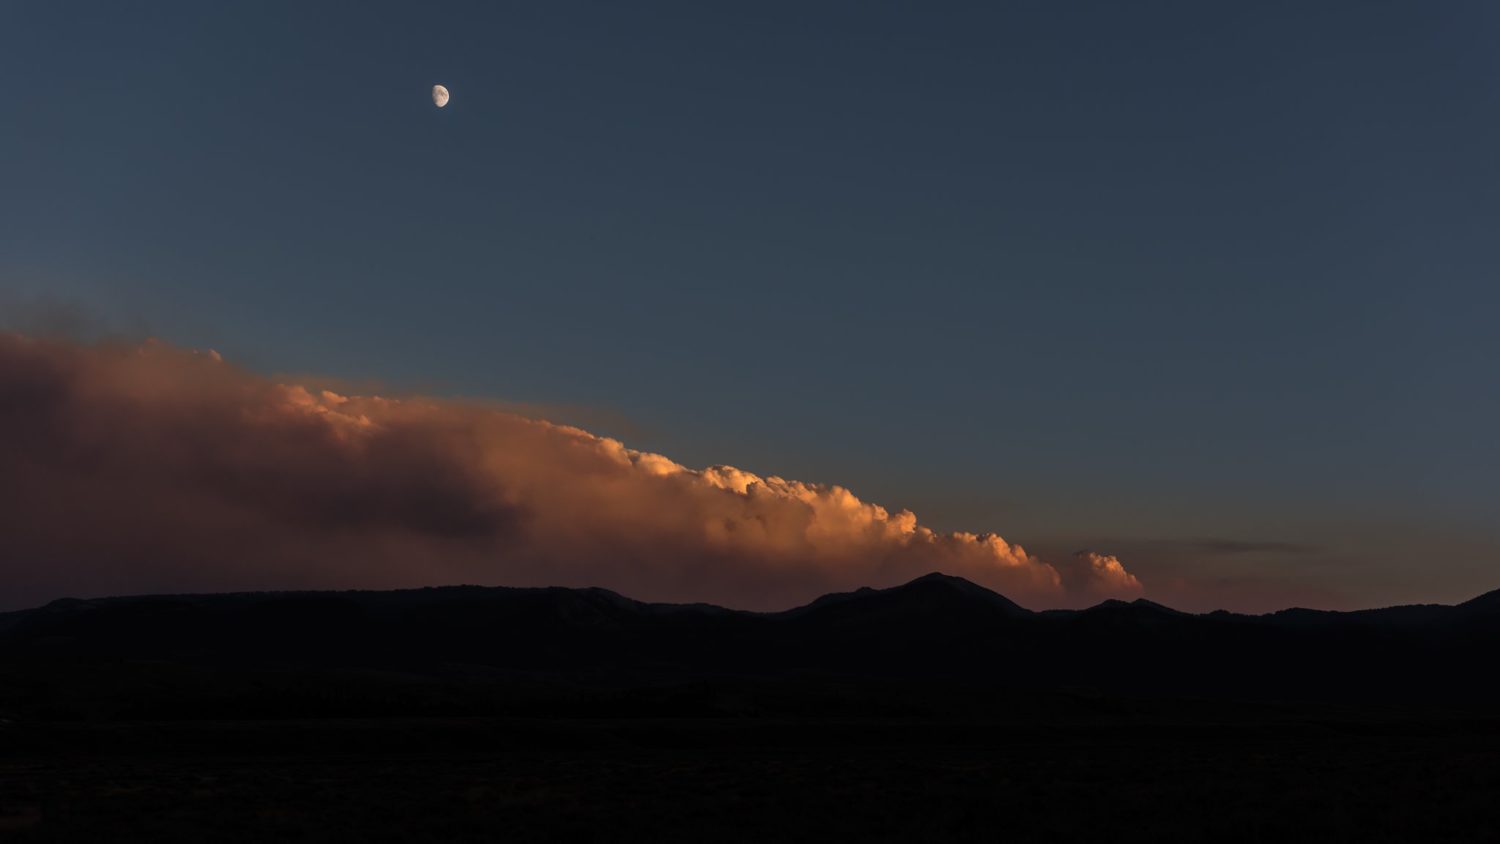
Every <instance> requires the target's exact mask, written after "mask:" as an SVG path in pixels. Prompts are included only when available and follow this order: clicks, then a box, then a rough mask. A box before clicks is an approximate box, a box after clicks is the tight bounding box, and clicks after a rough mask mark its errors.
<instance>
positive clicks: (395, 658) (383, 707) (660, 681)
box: [0, 574, 1500, 719]
mask: <svg viewBox="0 0 1500 844" xmlns="http://www.w3.org/2000/svg"><path fill="white" fill-rule="evenodd" d="M1497 653H1500V592H1492V593H1489V594H1487V595H1485V596H1483V597H1480V598H1477V599H1475V600H1472V601H1469V602H1467V603H1464V604H1460V605H1458V606H1435V605H1425V606H1407V607H1392V608H1389V609H1379V610H1365V611H1359V612H1345V613H1336V612H1319V611H1312V610H1300V609H1293V610H1285V611H1282V612H1278V613H1274V614H1270V615H1264V616H1244V615H1235V614H1231V613H1226V612H1216V613H1212V614H1208V615H1190V614H1186V613H1181V612H1177V611H1175V610H1172V609H1169V608H1167V607H1163V606H1161V605H1158V604H1154V603H1151V602H1149V601H1144V600H1141V601H1135V602H1133V603H1123V602H1119V601H1107V602H1105V603H1103V604H1100V605H1099V606H1096V607H1093V608H1091V609H1087V610H1080V611H1060V610H1054V611H1047V612H1040V613H1037V612H1031V611H1028V610H1025V609H1023V608H1021V607H1019V606H1017V605H1016V604H1014V603H1012V602H1011V601H1009V600H1007V599H1005V598H1004V597H1002V596H1000V595H997V594H995V593H993V592H990V591H988V590H986V589H984V588H982V587H979V586H976V585H974V584H973V583H970V582H968V581H965V580H962V579H959V578H953V577H947V576H944V575H939V574H932V575H928V576H926V577H922V578H919V579H917V580H914V581H912V582H911V583H907V584H905V585H903V586H898V587H895V588H891V589H882V590H876V589H861V590H859V591H857V592H851V593H844V594H835V595H827V596H824V597H822V598H820V599H818V600H817V601H814V602H813V603H811V604H809V605H807V606H805V607H801V608H798V609H795V610H789V611H787V612H781V613H750V612H739V611H733V610H726V609H722V608H719V607H713V606H708V605H701V604H693V605H670V604H649V603H641V602H638V601H633V600H630V599H628V598H624V597H621V596H620V595H617V594H615V593H613V592H609V591H606V590H603V589H562V588H547V589H509V588H481V587H469V586H455V587H442V588H431V589H419V590H406V591H393V592H302V593H254V594H229V595H182V596H160V597H135V598H109V599H99V600H87V601H84V600H62V601H56V602H53V603H52V604H49V605H47V606H45V607H41V608H38V609H34V610H27V611H23V612H16V613H8V614H4V615H0V716H3V717H6V718H10V719H75V718H89V719H95V718H106V719H108V718H239V717H248V718H262V717H324V716H329V717H342V716H359V717H365V716H382V715H401V716H423V715H518V716H527V715H539V714H540V715H548V716H558V715H562V716H566V715H580V716H608V717H630V716H635V715H642V716H653V717H657V716H660V717H681V716H700V715H701V716H726V715H728V716H738V715H798V716H802V715H823V714H827V715H838V716H865V715H869V716H882V717H884V716H902V717H904V716H930V715H955V714H960V715H966V716H983V717H1016V718H1039V717H1067V716H1069V715H1070V714H1075V715H1076V714H1082V715H1108V714H1109V713H1112V712H1126V711H1130V710H1131V707H1147V708H1149V707H1151V706H1158V705H1170V706H1174V707H1177V708H1178V709H1179V710H1180V709H1181V707H1182V706H1183V705H1184V704H1187V705H1193V706H1196V705H1198V704H1202V705H1203V706H1205V707H1208V708H1209V709H1212V708H1213V707H1216V706H1217V707H1221V708H1222V707H1223V706H1224V705H1233V706H1249V707H1259V708H1274V707H1277V706H1282V705H1296V706H1306V705H1316V706H1321V707H1331V708H1334V709H1344V710H1347V709H1349V708H1350V707H1353V708H1355V709H1358V710H1360V711H1367V710H1380V711H1384V712H1403V711H1421V712H1427V713H1431V712H1443V713H1454V714H1465V713H1467V714H1475V715H1494V714H1500V680H1497V678H1496V672H1495V669H1494V667H1493V661H1494V658H1495V655H1496V654H1497ZM1205 711H1207V709H1206V710H1205Z"/></svg>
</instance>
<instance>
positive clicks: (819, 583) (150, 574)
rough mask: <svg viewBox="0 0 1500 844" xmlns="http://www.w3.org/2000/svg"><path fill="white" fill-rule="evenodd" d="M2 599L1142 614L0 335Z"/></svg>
mask: <svg viewBox="0 0 1500 844" xmlns="http://www.w3.org/2000/svg"><path fill="white" fill-rule="evenodd" d="M0 536H3V537H4V545H5V547H4V548H3V550H0V602H3V604H4V605H6V606H11V607H15V606H22V605H26V604H29V603H35V602H38V601H43V600H48V599H51V598H55V597H58V596H62V595H98V594H117V593H140V592H157V591H203V590H238V589H290V588H393V587H406V586H422V585H431V584H440V583H459V582H463V583H482V584H506V585H540V584H555V585H573V586H578V585H597V586H605V587H609V588H612V589H616V590H619V591H621V592H624V593H626V594H629V595H631V596H634V597H640V598H645V599H654V600H678V601H683V600H688V601H710V602H714V603H721V604H725V605H729V606H737V607H747V608H763V609H772V608H784V607H787V606H791V605H794V604H797V603H800V602H804V601H806V600H808V599H810V598H812V597H815V596H816V595H818V594H820V593H822V592H826V591H830V590H835V589H848V588H851V587H855V586H860V585H874V586H882V585H889V584H893V583H897V582H901V581H904V580H907V579H910V578H912V577H915V576H918V575H921V574H923V573H926V572H928V571H933V570H940V571H944V572H947V573H949V574H954V575H959V576H962V577H966V578H969V579H971V580H974V581H975V582H978V583H981V584H983V585H986V586H989V587H991V588H994V589H996V590H998V591H1000V592H1003V593H1005V594H1006V595H1008V596H1010V597H1012V598H1013V599H1015V600H1017V601H1020V602H1022V603H1026V604H1029V605H1032V606H1043V605H1045V606H1053V605H1058V604H1062V603H1068V602H1070V601H1076V600H1081V599H1083V598H1097V597H1104V596H1117V597H1129V596H1132V595H1134V594H1137V593H1138V592H1139V591H1140V584H1139V583H1138V582H1137V581H1136V579H1135V578H1134V577H1132V576H1131V575H1130V574H1129V573H1128V572H1126V571H1125V569H1124V567H1123V566H1121V564H1120V562H1119V561H1118V560H1116V559H1115V558H1113V557H1106V556H1102V555H1090V556H1088V557H1087V558H1084V557H1081V556H1080V557H1078V558H1075V559H1074V560H1071V561H1068V562H1067V563H1065V564H1063V565H1060V566H1057V567H1054V566H1053V565H1050V564H1048V563H1046V562H1044V561H1042V560H1040V559H1037V558H1036V557H1034V556H1032V555H1030V554H1028V553H1027V552H1026V551H1025V549H1023V548H1021V547H1020V546H1019V545H1014V544H1011V543H1009V542H1006V541H1005V540H1003V539H1001V538H1000V537H999V536H996V535H994V534H976V533H939V532H936V531H933V530H931V529H929V528H927V527H925V526H923V525H921V524H919V523H918V522H917V519H916V516H915V515H913V514H912V513H911V512H910V511H906V510H901V511H897V512H890V511H888V510H887V509H886V508H884V507H881V506H879V505H877V504H872V503H869V502H865V501H862V500H860V499H859V498H857V497H856V496H855V495H854V494H853V493H851V492H850V491H849V490H847V489H845V488H843V487H840V486H835V485H823V484H813V483H803V482H800V481H791V480H785V479H782V478H779V477H774V476H771V477H762V476H759V475H755V474H752V473H750V472H747V471H743V470H740V469H736V468H733V467H730V466H712V467H709V468H707V469H701V470H696V469H689V468H687V467H684V466H681V465H679V464H677V463H676V462H674V461H672V460H670V459H668V458H666V457H663V456H661V455H659V454H650V453H646V452H641V451H636V450H633V449H630V448H627V447H625V446H624V445H623V444H621V443H620V442H618V441H616V440H613V439H609V438H604V437H598V436H594V435H592V434H590V433H588V432H586V431H583V430H580V429H578V428H573V427H568V426H563V425H556V424H552V423H549V422H544V421H539V420H536V419H531V418H526V417H523V416H519V415H515V414H511V413H507V412H503V411H499V410H496V409H494V408H493V407H490V406H486V405H481V404H477V403H467V402H460V401H450V400H440V399H425V398H417V399H412V398H406V399H400V400H396V399H388V398H380V397H374V396H351V395H339V394H337V393H334V392H330V391H326V390H319V389H315V388H310V387H308V386H305V385H293V384H281V383H277V382H275V381H273V380H271V379H268V378H265V377H262V376H259V375H256V374H254V373H250V372H247V371H245V370H242V369H239V368H237V367H235V366H233V365H231V364H229V363H226V362H225V361H223V360H222V359H221V358H220V357H219V356H218V355H217V354H214V353H197V352H191V351H187V350H183V349H179V348H175V347H172V346H168V345H165V344H161V343H155V342H150V343H146V344H143V345H139V346H127V345H80V344H70V343H63V342H54V341H42V340H37V339H31V338H27V337H23V336H17V335H0Z"/></svg>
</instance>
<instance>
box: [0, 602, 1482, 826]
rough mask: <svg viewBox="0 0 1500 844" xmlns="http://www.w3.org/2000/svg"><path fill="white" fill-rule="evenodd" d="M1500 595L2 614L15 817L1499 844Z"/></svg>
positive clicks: (225, 605)
mask: <svg viewBox="0 0 1500 844" xmlns="http://www.w3.org/2000/svg"><path fill="white" fill-rule="evenodd" d="M1497 646H1500V606H1497V600H1496V596H1495V595H1494V594H1493V593H1492V594H1491V595H1490V596H1485V597H1483V598H1480V599H1476V600H1475V601H1472V602H1469V603H1468V604H1464V605H1460V606H1458V607H1405V608H1395V609H1389V610H1378V611H1371V612H1367V613H1343V614H1337V613H1311V612H1306V611H1292V612H1287V613H1279V614H1275V615H1271V616H1259V617H1245V616H1231V615H1227V614H1215V615H1208V616H1190V615H1184V614H1180V613H1175V612H1173V611H1171V610H1169V609H1167V608H1164V607H1159V606H1156V605H1153V604H1148V603H1145V602H1138V603H1135V604H1106V605H1103V606H1101V607H1098V608H1095V609H1093V610H1087V611H1082V612H1076V613H1073V612H1069V613H1030V612H1027V611H1025V610H1022V609H1021V608H1019V607H1016V606H1015V605H1014V604H1011V603H1010V602H1008V601H1006V600H1005V599H1004V598H1002V597H1000V596H998V595H995V594H994V593H990V592H987V591H985V590H983V589H980V588H979V587H976V586H974V585H973V584H970V583H967V582H965V581H960V580H956V579H952V578H944V577H940V576H934V577H928V578H923V579H921V580H919V581H916V582H913V583H911V584H908V585H906V586H903V587H897V588H896V589H891V590H881V591H875V590H867V591H861V592H857V593H851V594H848V595H840V596H830V597H828V598H825V599H821V600H820V601H818V602H815V603H814V604H812V605H810V606H809V607H805V608H802V609H799V610H794V611H792V612H789V613H780V614H773V615H757V614H750V613H737V612H731V611H726V610H722V609H717V608H712V607H673V606H662V605H651V604H640V603H637V602H634V601H629V600H627V599H625V598H622V597H620V596H618V595H614V594H613V593H608V592H604V591H602V590H564V589H555V590H507V589H477V588H468V587H460V588H451V589H430V590H416V591H411V592H390V593H319V594H266V595H225V596H169V597H151V598H125V599H108V600H101V601H61V602H56V603H54V604H52V605H49V606H47V607H44V608H40V609H38V610H32V611H28V612H24V613H13V614H9V615H5V616H0V719H3V721H0V838H5V839H8V840H18V841H97V840H105V839H107V840H150V841H204V840H214V841H259V840H278V841H298V840H305V841H315V840H350V841H353V840H359V841H369V840H384V841H411V840H418V841H422V840H428V841H450V840H476V841H477V840H500V839H504V840H522V841H527V840H537V841H544V840H599V841H603V840H610V841H614V840H631V839H651V840H694V841H701V840H711V839H719V840H730V841H735V840H746V841H752V840H766V839H785V840H796V841H801V840H852V839H856V838H858V839H866V840H928V841H951V840H994V839H995V838H997V837H1005V838H1008V839H1009V840H1015V841H1065V840H1098V839H1108V840H1113V841H1200V840H1221V841H1264V840H1307V841H1311V840H1317V841H1412V840H1427V841H1434V840H1439V841H1495V840H1500V706H1497V705H1496V701H1497V700H1500V695H1497V687H1500V683H1497V681H1496V678H1495V676H1494V675H1495V672H1494V669H1493V668H1492V666H1491V662H1492V661H1493V655H1494V654H1495V653H1497V652H1500V647H1497Z"/></svg>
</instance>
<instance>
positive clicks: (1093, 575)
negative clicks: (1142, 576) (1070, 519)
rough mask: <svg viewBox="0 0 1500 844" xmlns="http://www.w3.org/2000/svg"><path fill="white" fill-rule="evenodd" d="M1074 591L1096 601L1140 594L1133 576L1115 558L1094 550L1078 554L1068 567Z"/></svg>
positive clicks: (1137, 581)
mask: <svg viewBox="0 0 1500 844" xmlns="http://www.w3.org/2000/svg"><path fill="white" fill-rule="evenodd" d="M1064 571H1066V572H1068V573H1069V574H1070V575H1071V578H1070V580H1071V582H1072V584H1073V591H1074V592H1075V593H1077V594H1079V595H1087V596H1092V597H1098V598H1124V597H1127V596H1139V595H1140V594H1141V592H1142V591H1143V590H1142V589H1141V582H1140V581H1139V580H1137V579H1136V577H1135V575H1133V574H1131V573H1130V572H1128V571H1126V570H1125V565H1124V564H1123V563H1121V562H1120V559H1119V558H1118V557H1115V556H1112V555H1110V554H1100V553H1098V552H1097V551H1079V552H1077V553H1075V554H1074V555H1073V559H1072V560H1071V561H1070V565H1069V566H1068V568H1066V569H1064Z"/></svg>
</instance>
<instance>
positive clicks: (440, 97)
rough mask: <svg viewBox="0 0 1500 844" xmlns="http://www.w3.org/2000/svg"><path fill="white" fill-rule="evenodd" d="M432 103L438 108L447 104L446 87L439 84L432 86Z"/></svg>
mask: <svg viewBox="0 0 1500 844" xmlns="http://www.w3.org/2000/svg"><path fill="white" fill-rule="evenodd" d="M432 104H433V105H435V106H437V107H438V108H442V107H443V106H445V105H447V104H448V89H447V88H444V87H443V86H441V85H434V86H432Z"/></svg>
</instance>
